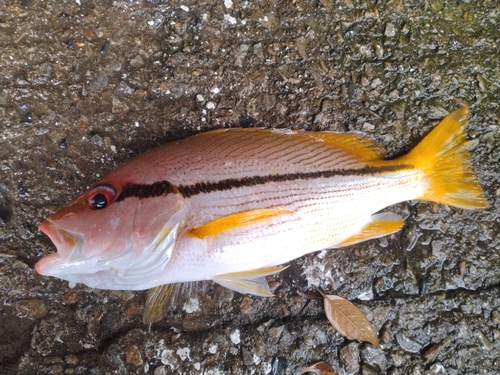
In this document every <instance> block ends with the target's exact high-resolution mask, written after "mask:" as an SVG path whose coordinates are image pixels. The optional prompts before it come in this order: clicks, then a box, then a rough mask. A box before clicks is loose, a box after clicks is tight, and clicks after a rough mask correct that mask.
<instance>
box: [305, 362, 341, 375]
mask: <svg viewBox="0 0 500 375" xmlns="http://www.w3.org/2000/svg"><path fill="white" fill-rule="evenodd" d="M306 372H313V373H315V374H317V375H337V374H336V373H335V371H334V370H333V368H332V366H330V365H329V364H328V363H326V362H318V363H315V364H314V365H311V366H309V367H308V368H305V369H303V370H302V371H301V372H300V373H301V374H304V373H306Z"/></svg>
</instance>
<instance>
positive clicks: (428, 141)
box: [399, 106, 488, 209]
mask: <svg viewBox="0 0 500 375" xmlns="http://www.w3.org/2000/svg"><path fill="white" fill-rule="evenodd" d="M468 115H469V109H468V108H467V106H463V107H461V108H459V109H457V110H455V111H453V112H451V113H450V114H449V115H448V116H446V117H445V118H444V119H443V120H442V121H441V122H440V123H439V124H438V125H437V126H436V128H434V129H433V130H432V131H431V132H430V133H429V134H428V135H427V136H426V137H425V138H424V139H423V140H422V142H420V143H419V144H418V145H417V147H415V148H414V149H413V150H412V151H410V153H408V154H407V155H405V156H403V157H402V158H401V159H399V160H400V161H403V162H408V163H410V164H412V165H414V166H415V167H417V168H419V169H420V170H422V171H423V172H424V173H425V176H426V179H427V182H428V186H427V188H426V191H425V192H424V195H423V196H421V197H418V199H425V200H429V201H433V202H437V203H442V204H447V205H449V206H455V207H461V208H469V209H474V208H476V209H477V208H485V207H488V202H487V200H486V198H485V196H484V193H483V190H482V188H481V185H480V184H479V180H478V179H477V177H476V175H475V174H474V172H473V170H472V166H471V161H470V154H469V150H468V149H467V138H466V135H465V127H466V126H467V116H468Z"/></svg>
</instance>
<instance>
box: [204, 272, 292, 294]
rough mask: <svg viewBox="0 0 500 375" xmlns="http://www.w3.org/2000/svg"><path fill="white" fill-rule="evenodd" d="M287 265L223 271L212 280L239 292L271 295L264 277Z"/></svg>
mask: <svg viewBox="0 0 500 375" xmlns="http://www.w3.org/2000/svg"><path fill="white" fill-rule="evenodd" d="M287 267H288V266H287ZM287 267H270V268H262V269H258V270H251V271H244V272H232V273H225V274H221V275H217V276H215V277H214V278H213V281H215V282H216V283H218V284H220V285H222V286H224V287H226V288H228V289H232V290H235V291H237V292H239V293H243V294H255V295H256V296H262V297H272V296H273V294H272V293H271V290H270V289H269V285H268V284H267V280H266V278H265V277H266V276H269V275H273V274H275V273H278V272H281V271H283V270H284V269H285V268H287Z"/></svg>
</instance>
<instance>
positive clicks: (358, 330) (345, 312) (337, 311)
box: [323, 294, 380, 347]
mask: <svg viewBox="0 0 500 375" xmlns="http://www.w3.org/2000/svg"><path fill="white" fill-rule="evenodd" d="M323 297H325V299H324V300H323V302H324V306H325V314H326V317H327V318H328V321H329V322H330V324H331V325H332V326H333V328H335V329H336V330H337V331H338V333H340V334H341V335H342V336H344V337H346V338H348V339H349V340H359V341H366V342H369V343H371V344H373V345H375V346H376V347H380V344H379V342H378V337H377V333H376V332H375V330H374V329H373V326H372V324H371V323H370V321H369V320H368V319H367V317H366V316H365V314H363V313H362V312H361V310H360V309H358V308H357V307H356V306H354V305H353V304H352V303H351V302H349V301H348V300H346V299H344V298H342V297H338V296H332V295H324V294H323Z"/></svg>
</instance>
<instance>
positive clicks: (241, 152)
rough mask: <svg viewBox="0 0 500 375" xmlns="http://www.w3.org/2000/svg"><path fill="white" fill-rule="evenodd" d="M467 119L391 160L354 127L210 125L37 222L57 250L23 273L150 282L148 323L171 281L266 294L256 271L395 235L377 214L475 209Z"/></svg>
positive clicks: (261, 273) (461, 116)
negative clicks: (408, 205)
mask: <svg viewBox="0 0 500 375" xmlns="http://www.w3.org/2000/svg"><path fill="white" fill-rule="evenodd" d="M467 116H468V108H467V107H466V106H464V107H461V108H459V109H457V110H455V111H454V112H452V113H450V114H449V115H448V116H446V117H445V118H444V119H443V120H442V121H441V122H440V123H439V124H438V125H437V127H436V128H434V129H433V130H432V131H431V132H430V133H429V134H428V135H427V136H426V137H425V138H424V139H423V140H422V141H421V143H420V144H418V145H417V146H416V147H415V148H414V149H413V150H412V151H410V152H409V153H408V154H406V155H405V156H402V157H400V158H397V159H394V160H385V159H384V152H383V151H384V149H383V147H382V146H380V145H379V144H377V143H376V142H375V141H373V140H371V139H369V138H367V137H365V136H362V135H360V134H357V133H334V132H306V131H294V130H282V129H220V130H214V131H209V132H207V133H202V134H198V135H195V136H192V137H189V138H187V139H184V140H180V141H175V142H171V143H167V144H165V145H163V146H160V147H157V148H155V149H152V150H150V151H148V152H145V153H143V154H141V155H139V156H137V157H135V158H133V159H131V160H130V161H128V162H126V163H125V164H123V165H121V166H120V167H118V168H116V169H115V170H113V171H112V172H110V173H109V174H108V175H106V176H105V177H103V178H102V179H101V180H100V181H98V182H97V183H95V184H94V185H93V186H92V187H91V188H90V189H88V190H87V191H85V192H84V193H83V194H81V195H80V196H79V197H77V198H76V199H74V200H73V201H71V202H70V203H69V204H68V205H67V206H66V207H64V208H62V209H61V210H60V211H58V212H56V213H55V214H53V215H50V216H49V217H48V218H47V220H46V221H44V222H42V223H41V224H40V226H39V229H40V230H41V231H42V232H44V233H45V234H46V235H47V236H49V237H50V239H51V240H52V242H53V243H54V245H55V246H56V248H57V252H56V253H52V254H50V255H47V256H45V257H44V258H42V259H41V260H40V261H39V262H38V263H37V264H36V265H35V268H36V271H37V272H38V273H39V274H41V275H47V276H55V277H58V278H61V279H64V280H68V281H72V282H77V283H83V284H85V285H87V286H89V287H92V288H99V289H114V290H143V289H150V288H154V289H152V291H150V294H149V296H148V301H147V306H146V310H148V309H149V312H150V314H153V315H154V311H155V309H158V308H159V305H161V304H162V303H164V300H165V298H166V296H167V295H168V294H169V293H171V288H170V286H172V285H176V284H177V283H184V282H191V281H202V280H213V281H214V282H216V283H219V284H221V285H223V286H225V287H227V288H230V289H233V290H235V291H238V292H241V293H251V294H254V295H259V296H271V295H272V293H271V291H270V289H269V286H268V284H267V281H266V279H265V277H266V276H268V275H272V274H275V273H277V272H280V271H282V270H283V269H284V268H286V267H284V266H282V265H283V264H285V263H287V262H289V261H291V260H293V259H296V258H299V257H301V256H303V255H305V254H308V253H311V252H315V251H318V250H322V249H325V248H339V247H342V246H347V245H352V244H356V243H359V242H361V241H365V240H369V239H373V238H378V237H381V236H386V235H388V234H391V233H394V232H396V231H398V230H399V229H401V227H402V226H403V219H402V218H401V217H400V216H399V215H396V214H394V213H390V212H383V213H378V212H379V211H380V210H382V209H383V208H385V207H387V206H390V205H393V204H395V203H398V202H402V201H407V200H417V199H419V200H427V201H432V202H437V203H441V204H446V205H450V206H454V207H460V208H467V209H481V208H485V207H487V205H488V204H487V201H486V199H485V196H484V194H483V191H482V189H481V186H480V184H479V181H478V179H477V178H476V176H475V175H474V172H473V170H472V167H471V161H470V155H469V151H468V149H467V142H466V141H467V139H466V134H465V127H466V125H467ZM151 319H152V318H151V315H150V317H149V318H145V320H146V321H148V320H151Z"/></svg>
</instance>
